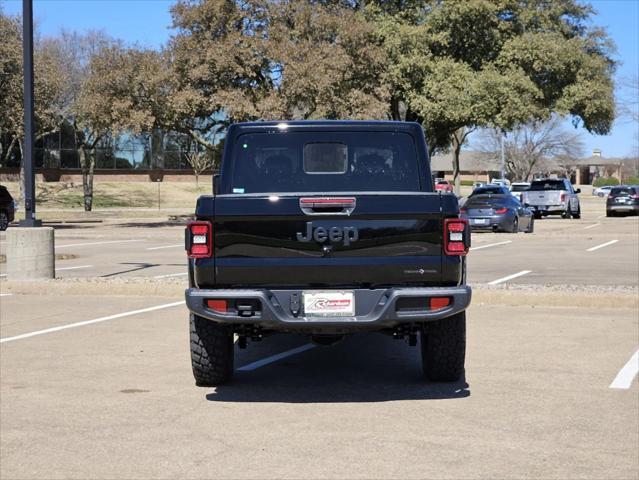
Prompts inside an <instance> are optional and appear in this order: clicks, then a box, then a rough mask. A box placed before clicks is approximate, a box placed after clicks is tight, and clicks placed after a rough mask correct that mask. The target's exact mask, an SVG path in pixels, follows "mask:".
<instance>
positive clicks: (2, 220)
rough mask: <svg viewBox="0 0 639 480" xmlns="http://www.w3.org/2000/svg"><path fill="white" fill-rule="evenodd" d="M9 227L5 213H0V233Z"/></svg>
mask: <svg viewBox="0 0 639 480" xmlns="http://www.w3.org/2000/svg"><path fill="white" fill-rule="evenodd" d="M8 227H9V216H8V215H7V212H0V232H4V231H5V230H6V229H7V228H8Z"/></svg>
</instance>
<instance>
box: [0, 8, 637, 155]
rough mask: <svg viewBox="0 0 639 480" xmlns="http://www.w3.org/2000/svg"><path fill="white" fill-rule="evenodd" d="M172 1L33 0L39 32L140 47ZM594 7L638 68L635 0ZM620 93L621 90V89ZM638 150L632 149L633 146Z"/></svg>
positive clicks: (631, 132)
mask: <svg viewBox="0 0 639 480" xmlns="http://www.w3.org/2000/svg"><path fill="white" fill-rule="evenodd" d="M0 3H1V4H2V6H3V9H4V10H5V11H6V12H7V13H10V14H16V13H20V12H21V11H22V2H21V1H20V0H0ZM173 3H174V0H34V7H33V8H34V17H35V21H36V23H37V25H38V28H39V31H40V32H41V33H42V34H43V35H55V34H56V33H57V32H59V30H60V29H62V28H65V29H68V30H77V31H80V32H81V31H84V30H104V31H106V32H107V33H109V34H110V35H111V36H113V37H117V38H121V39H123V40H125V41H127V42H131V43H138V44H140V45H141V46H145V47H153V48H159V47H160V46H161V45H162V44H163V43H164V42H166V40H167V39H168V37H169V35H170V25H171V15H170V13H169V8H170V6H171V5H172V4H173ZM590 3H591V4H592V5H593V6H594V8H595V9H596V10H597V15H596V16H595V17H594V19H593V24H594V25H598V26H602V27H605V28H606V29H607V30H608V33H609V34H610V36H611V37H612V38H613V40H614V41H615V43H616V44H617V50H618V53H617V60H619V61H620V62H621V65H620V67H619V69H618V72H617V75H616V76H617V79H622V78H628V77H632V76H635V75H637V74H638V72H639V0H591V1H590ZM619 93H621V92H619ZM638 129H639V126H638V125H637V124H631V123H629V122H628V121H622V120H620V121H618V122H616V123H615V126H614V129H613V131H612V133H611V135H608V136H596V135H589V134H588V133H587V132H586V131H585V130H584V131H583V132H584V133H583V139H584V142H585V145H586V151H587V152H588V153H589V152H591V151H592V150H593V149H595V148H600V149H601V150H602V153H603V155H604V156H610V157H612V156H626V155H630V154H632V153H633V145H636V140H635V138H634V137H635V136H636V135H637V133H638V132H637V130H638ZM635 148H636V147H635Z"/></svg>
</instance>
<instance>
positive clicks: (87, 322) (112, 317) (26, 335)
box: [0, 300, 186, 343]
mask: <svg viewBox="0 0 639 480" xmlns="http://www.w3.org/2000/svg"><path fill="white" fill-rule="evenodd" d="M185 303H186V302H185V301H184V300H182V301H180V302H173V303H166V304H164V305H156V306H155V307H148V308H141V309H139V310H131V311H129V312H123V313H117V314H115V315H109V316H107V317H100V318H94V319H93V320H85V321H83V322H75V323H69V324H67V325H61V326H59V327H52V328H45V329H44V330H36V331H34V332H29V333H23V334H22V335H16V336H13V337H6V338H0V343H5V342H14V341H16V340H23V339H25V338H30V337H36V336H38V335H45V334H47V333H54V332H59V331H61V330H68V329H70V328H78V327H84V326H86V325H93V324H94V323H101V322H106V321H108V320H115V319H117V318H123V317H130V316H132V315H138V314H140V313H147V312H154V311H156V310H162V309H164V308H171V307H177V306H179V305H184V304H185Z"/></svg>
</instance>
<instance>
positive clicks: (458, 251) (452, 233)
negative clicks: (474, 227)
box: [444, 218, 470, 255]
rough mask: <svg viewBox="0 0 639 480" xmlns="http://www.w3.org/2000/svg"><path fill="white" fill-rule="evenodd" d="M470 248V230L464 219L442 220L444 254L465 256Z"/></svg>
mask: <svg viewBox="0 0 639 480" xmlns="http://www.w3.org/2000/svg"><path fill="white" fill-rule="evenodd" d="M469 248H470V229H469V228H468V220H466V219H465V218H446V219H444V253H445V254H446V255H466V254H467V253H468V249H469Z"/></svg>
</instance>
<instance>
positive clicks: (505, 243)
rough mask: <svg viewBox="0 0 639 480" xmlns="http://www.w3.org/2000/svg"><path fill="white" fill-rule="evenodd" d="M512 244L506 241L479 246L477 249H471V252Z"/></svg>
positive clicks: (510, 241)
mask: <svg viewBox="0 0 639 480" xmlns="http://www.w3.org/2000/svg"><path fill="white" fill-rule="evenodd" d="M509 243H513V241H512V240H506V241H505V242H497V243H489V244H488V245H479V246H477V247H471V248H470V249H471V250H481V249H482V248H488V247H496V246H497V245H507V244H509Z"/></svg>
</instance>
